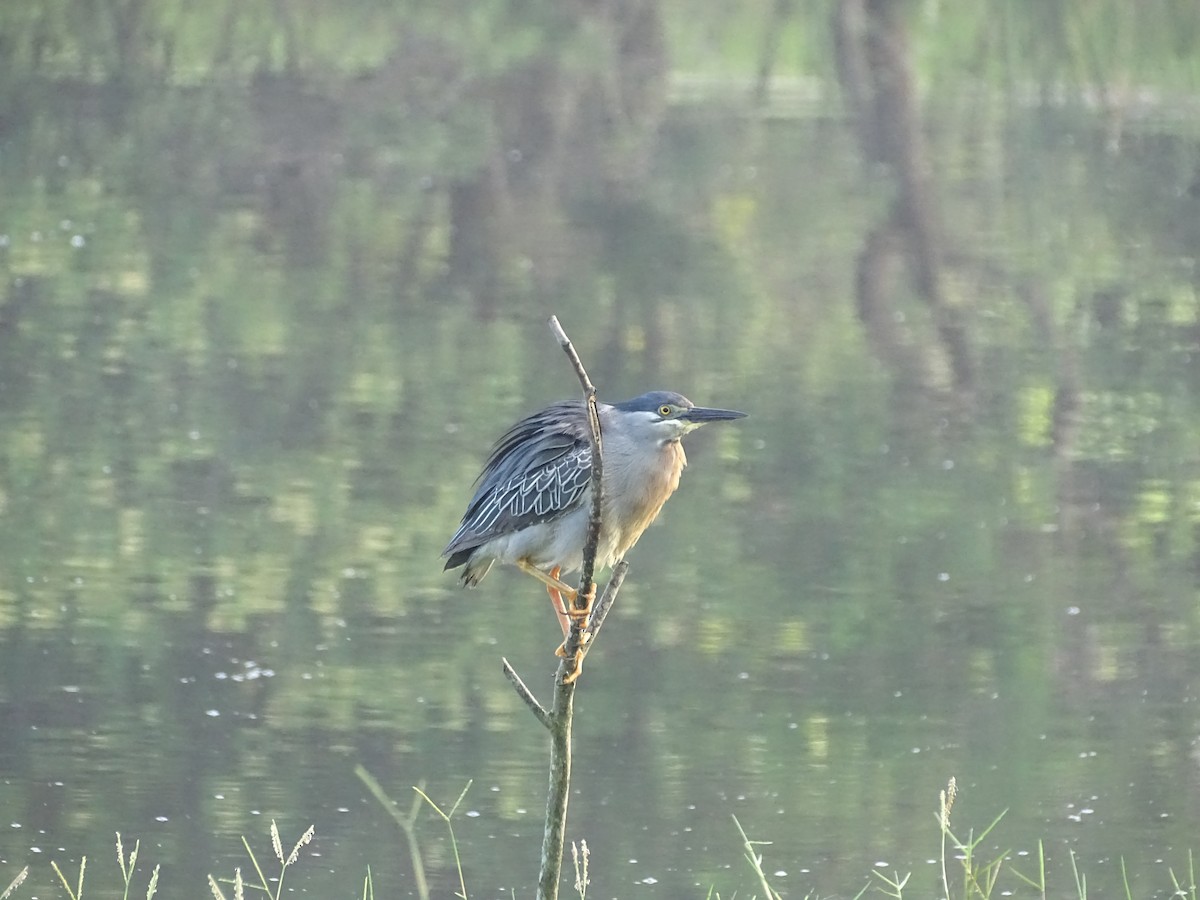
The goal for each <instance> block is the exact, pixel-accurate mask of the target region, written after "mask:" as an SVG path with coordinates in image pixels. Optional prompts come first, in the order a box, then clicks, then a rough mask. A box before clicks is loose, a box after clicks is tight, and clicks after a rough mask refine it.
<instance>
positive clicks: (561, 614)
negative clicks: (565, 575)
mask: <svg viewBox="0 0 1200 900" xmlns="http://www.w3.org/2000/svg"><path fill="white" fill-rule="evenodd" d="M561 572H562V567H561V566H555V567H554V568H553V569H551V570H550V577H551V578H553V579H554V580H555V581H558V576H559V574H560V573H561ZM546 593H547V594H549V595H550V605H551V606H553V607H554V614H555V616H556V617H557V618H558V624H559V626H560V627H561V628H562V633H563V637H564V638H566V636H567V635H568V634H569V633H570V631H571V614H570V613H569V612H567V604H566V602H565V601H564V600H563V595H562V591H560V590H559V589H558V588H556V587H553V586H551V585H550V583H549V582H547V583H546Z"/></svg>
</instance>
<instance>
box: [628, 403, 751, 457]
mask: <svg viewBox="0 0 1200 900" xmlns="http://www.w3.org/2000/svg"><path fill="white" fill-rule="evenodd" d="M745 415H746V414H745V413H744V412H738V411H736V410H733V409H716V408H714V407H709V406H696V405H694V404H693V403H692V401H691V400H689V399H688V398H687V397H685V396H683V395H682V394H676V393H675V392H674V391H650V392H649V393H647V394H642V395H641V396H640V397H634V398H633V399H632V400H625V401H623V402H621V403H616V404H614V405H613V414H612V417H611V422H610V423H608V427H610V428H618V429H621V430H623V431H625V432H627V433H628V434H630V435H631V436H632V437H633V438H635V439H643V440H652V441H654V442H655V443H656V444H664V443H667V442H669V441H677V440H679V439H680V438H681V437H683V436H684V435H685V434H687V433H688V432H689V431H695V430H696V429H697V428H699V427H700V426H701V425H705V424H707V423H708V422H723V421H726V420H728V419H740V418H742V417H743V416H745Z"/></svg>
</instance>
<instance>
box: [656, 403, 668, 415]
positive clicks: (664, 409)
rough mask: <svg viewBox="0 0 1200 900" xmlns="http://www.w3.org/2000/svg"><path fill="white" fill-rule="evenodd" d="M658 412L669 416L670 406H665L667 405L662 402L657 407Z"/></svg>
mask: <svg viewBox="0 0 1200 900" xmlns="http://www.w3.org/2000/svg"><path fill="white" fill-rule="evenodd" d="M658 414H659V415H660V416H669V415H670V414H671V407H669V406H667V405H666V404H665V403H664V404H663V405H662V406H660V407H659V408H658Z"/></svg>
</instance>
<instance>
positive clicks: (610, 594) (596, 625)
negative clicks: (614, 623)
mask: <svg viewBox="0 0 1200 900" xmlns="http://www.w3.org/2000/svg"><path fill="white" fill-rule="evenodd" d="M628 571H629V563H627V562H626V561H625V560H621V561H620V562H619V563H617V564H616V565H615V566H613V570H612V575H611V576H610V577H609V579H608V584H607V585H605V587H604V593H603V594H601V595H600V599H599V600H597V601H596V606H595V608H594V609H593V610H592V620H591V621H590V622H589V623H588V627H587V633H588V638H589V643H590V642H591V641H594V640H595V639H596V635H597V634H599V633H600V626H601V625H603V624H604V620H605V618H607V616H608V611H609V610H610V609H612V605H613V603H614V602H615V601H616V599H617V591H619V590H621V583H622V582H624V581H625V574H626V573H627V572H628Z"/></svg>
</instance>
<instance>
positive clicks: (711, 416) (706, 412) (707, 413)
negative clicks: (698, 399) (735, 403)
mask: <svg viewBox="0 0 1200 900" xmlns="http://www.w3.org/2000/svg"><path fill="white" fill-rule="evenodd" d="M745 416H746V414H745V413H744V412H738V411H737V410H736V409H716V408H714V407H711V406H693V407H692V408H691V409H689V410H688V411H687V412H686V413H684V414H683V415H682V416H680V418H681V419H686V420H687V421H689V422H694V423H695V424H697V425H703V424H704V423H705V422H724V421H725V420H726V419H742V418H745Z"/></svg>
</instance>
